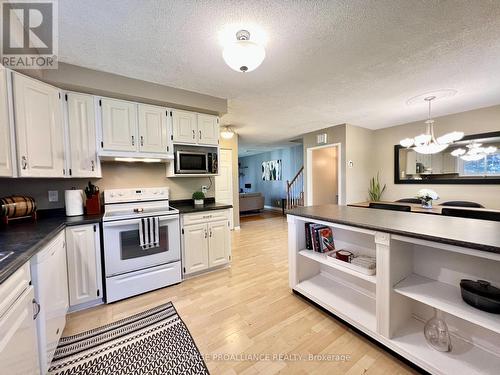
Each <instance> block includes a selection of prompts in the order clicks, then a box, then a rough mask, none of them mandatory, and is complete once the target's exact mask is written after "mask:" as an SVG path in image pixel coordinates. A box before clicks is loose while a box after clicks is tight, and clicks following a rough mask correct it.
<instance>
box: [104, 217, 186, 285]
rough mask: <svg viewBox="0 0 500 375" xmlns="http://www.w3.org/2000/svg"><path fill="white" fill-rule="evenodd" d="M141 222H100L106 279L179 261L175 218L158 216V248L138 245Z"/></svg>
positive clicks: (177, 231) (134, 220)
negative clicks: (101, 223) (144, 247)
mask: <svg viewBox="0 0 500 375" xmlns="http://www.w3.org/2000/svg"><path fill="white" fill-rule="evenodd" d="M140 223H141V219H140V218H137V219H127V220H117V221H108V222H104V223H103V232H104V233H103V237H104V261H105V263H104V268H105V271H106V277H109V276H114V275H119V274H123V273H126V272H131V271H137V270H141V269H144V268H148V267H153V266H157V265H160V264H165V263H170V262H174V261H178V260H180V259H181V255H180V253H181V252H180V231H179V215H165V216H160V246H159V247H154V248H151V249H146V250H143V249H142V248H141V246H140V245H139V243H140V242H139V225H140Z"/></svg>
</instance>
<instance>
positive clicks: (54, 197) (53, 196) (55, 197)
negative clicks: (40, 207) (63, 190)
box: [49, 190, 59, 202]
mask: <svg viewBox="0 0 500 375" xmlns="http://www.w3.org/2000/svg"><path fill="white" fill-rule="evenodd" d="M49 202H59V192H58V191H57V190H49Z"/></svg>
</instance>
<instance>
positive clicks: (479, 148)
mask: <svg viewBox="0 0 500 375" xmlns="http://www.w3.org/2000/svg"><path fill="white" fill-rule="evenodd" d="M466 147H467V149H464V148H457V149H456V150H453V151H452V152H451V155H453V156H456V157H459V158H460V159H462V160H465V161H478V160H481V159H483V158H485V157H486V156H488V155H490V154H493V153H495V152H496V150H497V148H496V147H495V146H488V147H483V144H482V143H476V142H472V143H470V144H468V145H467V146H466Z"/></svg>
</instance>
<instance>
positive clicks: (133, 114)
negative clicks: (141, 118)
mask: <svg viewBox="0 0 500 375" xmlns="http://www.w3.org/2000/svg"><path fill="white" fill-rule="evenodd" d="M101 107H102V149H103V150H111V151H137V150H138V144H139V143H138V139H137V104H136V103H132V102H127V101H123V100H115V99H106V98H102V99H101Z"/></svg>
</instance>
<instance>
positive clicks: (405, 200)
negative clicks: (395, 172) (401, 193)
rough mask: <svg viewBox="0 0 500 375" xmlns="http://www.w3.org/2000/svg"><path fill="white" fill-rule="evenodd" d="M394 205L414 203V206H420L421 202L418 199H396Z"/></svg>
mask: <svg viewBox="0 0 500 375" xmlns="http://www.w3.org/2000/svg"><path fill="white" fill-rule="evenodd" d="M396 203H414V204H420V203H422V201H421V200H420V199H418V198H403V199H398V200H397V201H396Z"/></svg>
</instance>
